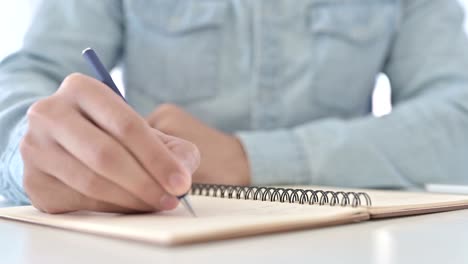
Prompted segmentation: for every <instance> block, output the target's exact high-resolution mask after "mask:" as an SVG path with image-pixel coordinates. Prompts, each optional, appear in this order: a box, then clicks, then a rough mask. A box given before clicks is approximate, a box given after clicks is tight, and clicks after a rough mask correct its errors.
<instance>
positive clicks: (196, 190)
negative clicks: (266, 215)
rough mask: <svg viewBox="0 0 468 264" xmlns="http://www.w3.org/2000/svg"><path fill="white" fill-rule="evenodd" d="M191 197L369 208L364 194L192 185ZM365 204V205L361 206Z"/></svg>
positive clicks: (368, 198) (368, 199)
mask: <svg viewBox="0 0 468 264" xmlns="http://www.w3.org/2000/svg"><path fill="white" fill-rule="evenodd" d="M190 194H192V195H200V196H211V197H220V198H228V199H244V200H260V201H270V202H281V203H284V202H287V203H299V204H311V205H312V204H318V205H325V204H328V205H330V206H336V205H341V206H352V207H358V206H371V205H372V201H371V198H370V196H369V195H368V194H367V193H365V192H343V191H336V192H334V191H323V190H310V189H292V188H277V187H258V186H235V185H216V184H200V183H195V184H193V185H192V189H191V191H190ZM363 202H365V204H363Z"/></svg>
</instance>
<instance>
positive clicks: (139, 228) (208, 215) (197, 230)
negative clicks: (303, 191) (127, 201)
mask: <svg viewBox="0 0 468 264" xmlns="http://www.w3.org/2000/svg"><path fill="white" fill-rule="evenodd" d="M190 199H191V202H192V205H193V207H194V210H195V211H196V213H197V216H198V217H196V218H193V217H192V216H190V215H189V213H188V212H187V211H186V210H185V208H184V207H182V206H181V205H179V207H178V208H176V209H175V210H172V211H167V212H161V213H155V214H139V215H119V214H103V213H91V212H77V213H72V214H63V215H49V214H44V213H41V212H39V211H37V210H36V209H34V208H32V207H29V206H27V207H12V208H3V209H0V217H4V218H9V219H14V220H19V221H25V222H30V223H36V224H41V225H46V226H52V227H58V228H62V229H68V230H75V231H81V232H86V233H92V234H99V235H103V236H110V237H116V238H121V239H127V240H135V241H140V242H147V243H154V244H162V245H170V244H181V243H191V242H200V241H207V240H218V239H226V238H233V237H240V236H247V235H255V234H262V233H271V232H279V231H287V230H294V229H304V228H313V227H322V226H329V225H336V224H343V223H350V222H355V221H362V220H366V219H368V218H369V215H368V213H367V212H366V209H365V208H343V207H330V206H316V205H315V206H312V205H300V204H287V203H279V202H261V201H245V200H235V199H222V198H211V197H201V196H192V197H190Z"/></svg>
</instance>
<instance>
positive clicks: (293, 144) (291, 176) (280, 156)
mask: <svg viewBox="0 0 468 264" xmlns="http://www.w3.org/2000/svg"><path fill="white" fill-rule="evenodd" d="M236 136H237V137H238V138H239V139H240V141H241V143H242V145H243V147H244V149H245V151H246V153H247V157H248V160H249V163H250V175H251V183H252V185H280V184H304V183H306V182H307V179H308V178H309V177H308V175H309V168H308V165H307V160H306V156H305V151H304V150H303V147H302V146H301V144H300V142H299V140H298V138H297V136H296V135H295V134H294V132H292V131H285V130H278V131H268V132H266V131H246V132H237V133H236ZM273 164H274V165H273Z"/></svg>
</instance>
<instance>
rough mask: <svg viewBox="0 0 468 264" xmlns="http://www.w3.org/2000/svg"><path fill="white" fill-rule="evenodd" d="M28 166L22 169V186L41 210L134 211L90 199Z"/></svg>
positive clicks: (35, 205)
mask: <svg viewBox="0 0 468 264" xmlns="http://www.w3.org/2000/svg"><path fill="white" fill-rule="evenodd" d="M29 168H31V167H29ZM29 168H28V169H25V171H24V188H25V190H26V191H27V193H28V195H29V198H30V200H31V203H32V204H33V205H34V207H36V208H37V209H39V210H40V211H42V212H46V213H50V214H60V213H68V212H74V211H79V210H89V211H97V212H114V213H133V212H135V210H134V209H130V208H125V207H121V206H118V205H115V204H110V203H106V202H102V201H98V200H93V199H90V198H88V197H86V196H84V195H83V194H81V193H79V192H77V191H75V190H74V189H72V188H70V187H69V186H67V185H66V184H64V183H62V182H60V181H59V180H58V179H56V178H54V177H53V176H51V175H48V174H46V173H43V172H40V171H38V170H34V171H33V172H31V171H29Z"/></svg>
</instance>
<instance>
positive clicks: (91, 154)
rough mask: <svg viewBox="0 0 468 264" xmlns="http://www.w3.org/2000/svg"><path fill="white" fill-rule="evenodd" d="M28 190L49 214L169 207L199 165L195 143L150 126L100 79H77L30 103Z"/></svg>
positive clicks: (25, 147)
mask: <svg viewBox="0 0 468 264" xmlns="http://www.w3.org/2000/svg"><path fill="white" fill-rule="evenodd" d="M27 117H28V123H29V128H28V131H27V132H26V135H25V136H24V138H23V140H22V142H21V146H20V151H21V155H22V157H23V161H24V188H25V191H26V193H27V194H28V196H29V198H30V200H31V202H32V204H33V205H34V206H35V207H37V208H38V209H39V210H42V211H44V212H48V213H64V212H71V211H77V210H92V211H103V212H141V211H155V210H165V209H172V208H174V207H176V206H177V204H178V199H177V198H176V197H175V196H176V195H181V194H184V193H185V192H186V191H187V190H188V189H189V188H190V185H191V174H192V173H193V172H194V171H195V170H196V169H197V167H198V164H199V159H200V157H199V152H198V150H197V148H196V147H195V145H193V144H192V143H189V142H187V141H185V140H181V139H178V138H175V137H170V138H169V137H167V136H164V135H163V134H162V133H160V132H158V131H156V130H155V129H154V128H152V127H150V126H149V125H148V123H147V122H146V121H145V120H144V119H143V118H142V117H140V116H139V115H138V114H137V113H136V112H134V111H133V110H132V109H131V108H130V107H129V106H128V105H127V104H126V103H125V102H124V101H123V100H122V99H121V98H119V97H118V96H117V95H116V94H114V93H113V92H112V90H110V89H109V88H108V87H106V86H105V85H104V84H102V83H101V82H99V81H97V80H95V79H93V78H90V77H87V76H84V75H81V74H72V75H70V76H68V77H67V78H66V79H65V80H64V81H63V82H62V84H61V86H60V88H59V90H58V91H57V92H56V93H55V94H54V95H52V96H50V97H47V98H45V99H42V100H40V101H38V102H37V103H35V104H34V105H32V106H31V107H30V108H29V111H28V115H27Z"/></svg>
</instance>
